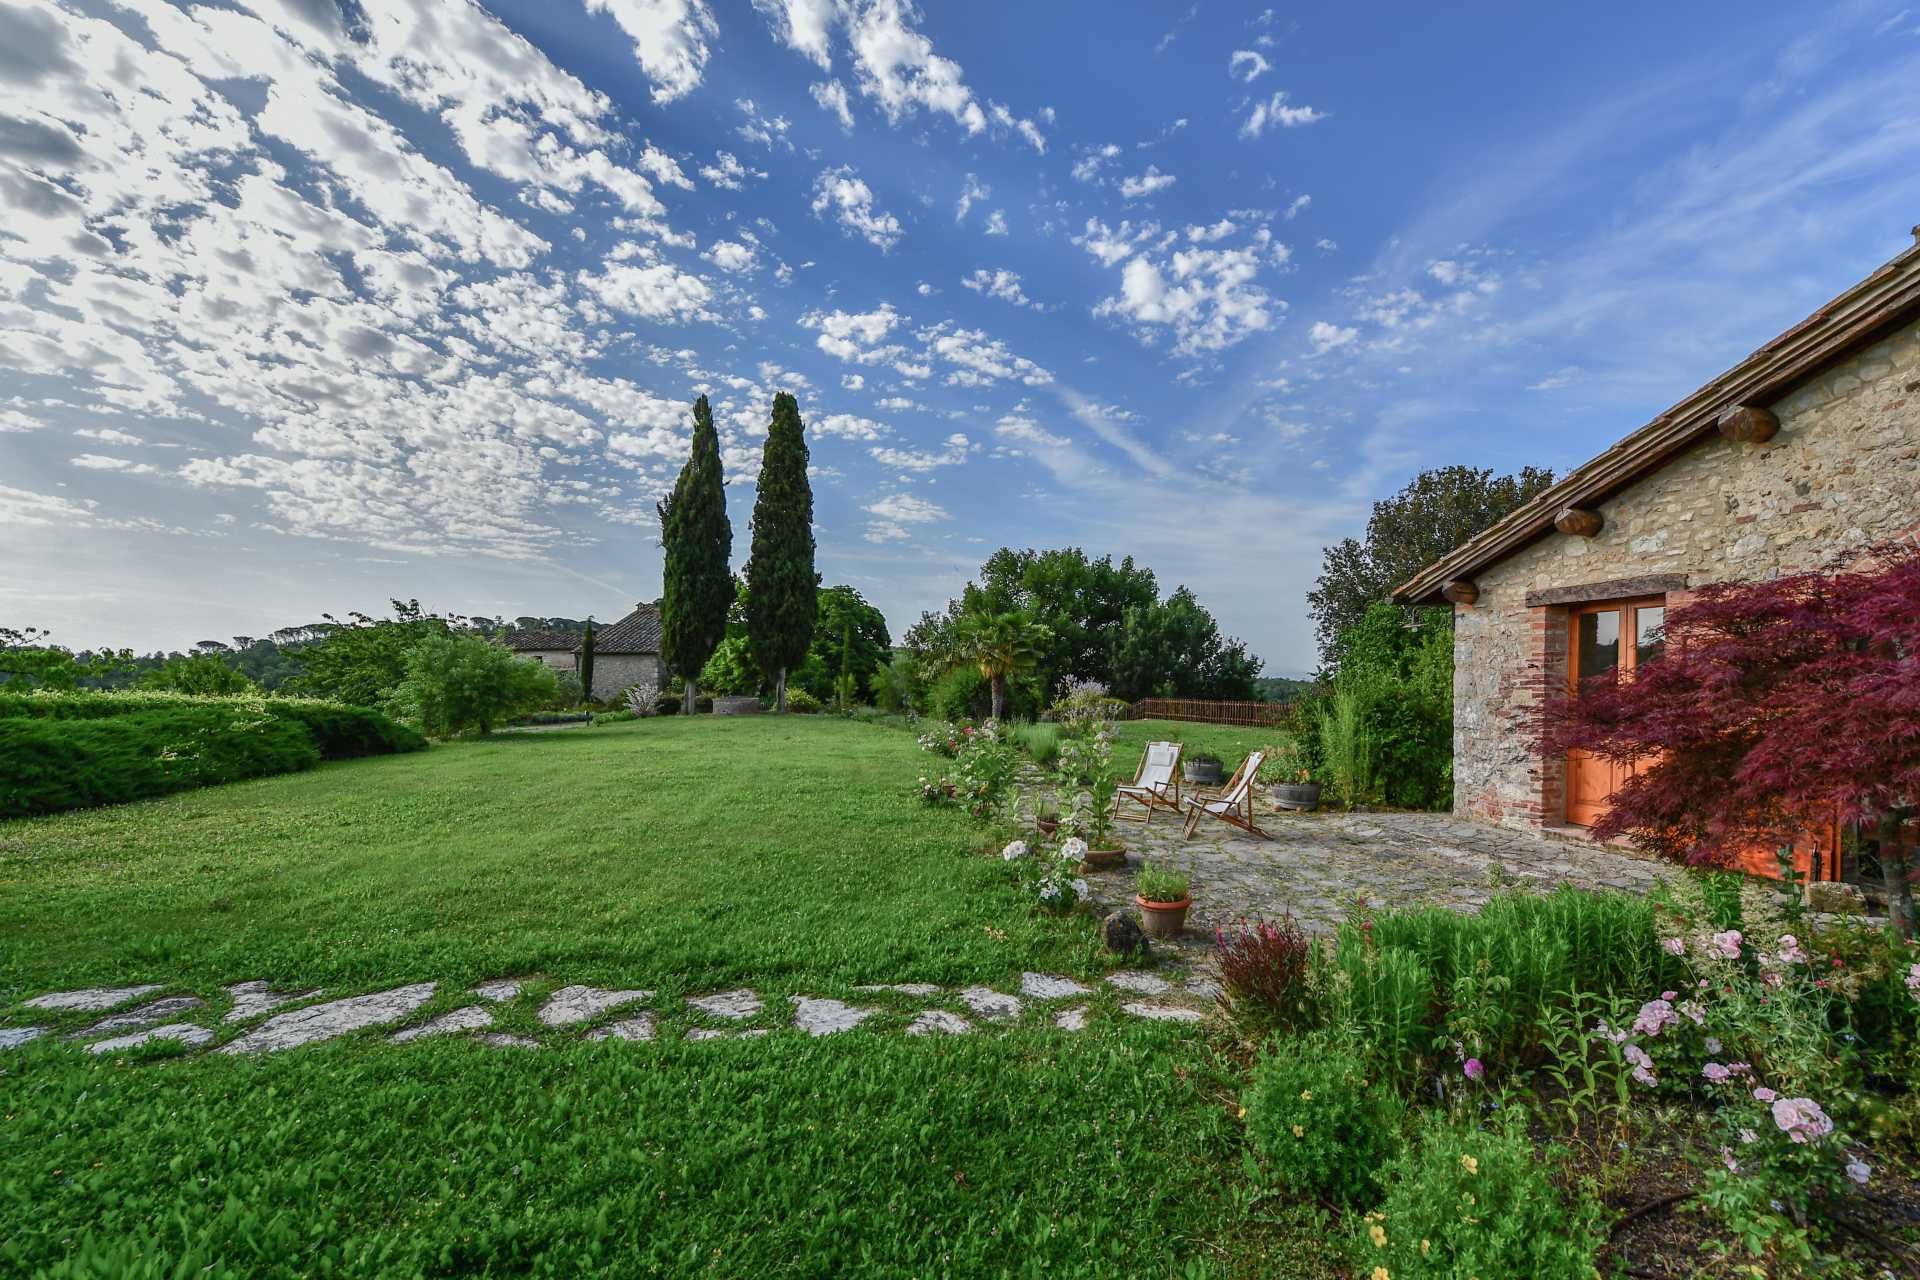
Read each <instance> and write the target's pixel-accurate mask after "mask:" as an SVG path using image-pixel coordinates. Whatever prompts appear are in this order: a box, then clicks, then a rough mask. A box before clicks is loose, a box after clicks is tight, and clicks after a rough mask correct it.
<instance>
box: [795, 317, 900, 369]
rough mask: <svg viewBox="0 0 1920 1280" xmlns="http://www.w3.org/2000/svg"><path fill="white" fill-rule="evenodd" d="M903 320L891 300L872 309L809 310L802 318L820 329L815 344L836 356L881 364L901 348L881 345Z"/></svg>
mask: <svg viewBox="0 0 1920 1280" xmlns="http://www.w3.org/2000/svg"><path fill="white" fill-rule="evenodd" d="M900 320H901V316H900V313H899V312H897V311H895V310H894V309H893V304H892V303H890V302H889V303H883V304H881V305H880V306H879V307H876V308H875V309H874V310H872V311H809V312H808V313H807V314H806V315H804V316H802V317H800V327H801V328H803V329H816V330H818V331H819V334H820V336H819V337H818V338H815V339H814V345H815V346H817V347H819V348H820V350H822V351H824V352H826V353H827V354H828V355H830V356H833V357H835V358H836V359H840V360H848V361H853V362H855V363H859V364H879V363H880V362H882V361H884V360H888V359H891V358H892V357H893V356H894V355H896V354H898V353H899V351H900V348H898V347H882V346H881V345H880V344H881V343H883V342H885V341H886V338H887V335H888V334H890V333H892V332H893V329H894V326H896V325H898V324H899V323H900Z"/></svg>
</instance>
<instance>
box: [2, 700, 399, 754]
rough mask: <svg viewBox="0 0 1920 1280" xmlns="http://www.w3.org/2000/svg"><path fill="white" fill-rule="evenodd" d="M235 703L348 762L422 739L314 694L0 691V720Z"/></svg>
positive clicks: (219, 708) (220, 708)
mask: <svg viewBox="0 0 1920 1280" xmlns="http://www.w3.org/2000/svg"><path fill="white" fill-rule="evenodd" d="M236 707H244V708H247V709H248V710H250V711H253V712H258V713H260V714H264V715H268V716H271V717H273V718H274V719H276V720H291V721H294V722H295V723H298V724H299V725H301V726H302V727H304V728H305V729H306V730H307V732H308V733H309V734H311V735H312V736H313V745H314V746H315V747H317V748H318V749H319V751H320V758H321V759H323V760H353V759H358V758H359V757H362V756H380V755H391V754H393V753H394V752H399V751H421V750H425V748H426V745H427V740H426V739H425V738H423V737H421V736H420V735H419V734H418V733H416V732H414V731H413V730H412V729H409V728H408V727H407V726H405V725H403V724H401V723H399V722H398V721H397V720H394V719H392V718H391V717H389V716H385V715H382V714H381V713H380V712H378V711H374V710H370V709H369V708H367V707H354V706H348V705H347V704H345V703H341V702H326V701H322V700H320V699H318V698H279V697H272V698H240V699H236V698H231V697H224V696H203V695H198V694H186V693H169V692H164V691H151V690H132V689H128V690H119V691H115V692H111V693H108V692H102V691H98V690H86V691H82V692H78V693H0V720H4V719H9V718H12V717H15V716H25V717H28V718H32V719H45V720H99V719H108V718H111V717H115V716H125V715H145V714H150V713H152V712H156V711H179V710H189V711H192V710H212V711H216V712H223V713H224V712H231V711H233V710H234V709H235V708H236Z"/></svg>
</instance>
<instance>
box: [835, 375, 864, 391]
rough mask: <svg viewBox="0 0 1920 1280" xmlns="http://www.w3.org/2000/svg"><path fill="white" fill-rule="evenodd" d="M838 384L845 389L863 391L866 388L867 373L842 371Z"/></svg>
mask: <svg viewBox="0 0 1920 1280" xmlns="http://www.w3.org/2000/svg"><path fill="white" fill-rule="evenodd" d="M840 385H841V387H842V388H844V389H845V390H847V391H864V390H866V388H867V375H866V374H864V373H843V374H841V375H840Z"/></svg>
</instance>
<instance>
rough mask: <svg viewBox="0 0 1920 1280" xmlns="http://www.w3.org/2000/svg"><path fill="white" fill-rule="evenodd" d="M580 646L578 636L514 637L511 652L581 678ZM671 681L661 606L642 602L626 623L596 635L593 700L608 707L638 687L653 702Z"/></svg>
mask: <svg viewBox="0 0 1920 1280" xmlns="http://www.w3.org/2000/svg"><path fill="white" fill-rule="evenodd" d="M580 640H581V636H580V633H579V632H576V631H509V632H508V633H507V635H506V646H507V648H509V649H511V650H513V651H514V652H515V653H517V654H520V655H522V656H523V657H528V658H537V659H539V660H540V661H541V662H544V663H545V664H546V665H548V666H549V667H552V668H553V669H554V670H555V671H572V672H575V673H578V672H579V670H580ZM665 680H666V670H665V668H664V667H663V666H662V665H661V663H660V608H659V606H658V605H653V604H647V603H645V602H642V603H640V604H637V605H635V606H634V607H633V612H632V613H630V614H628V615H627V616H626V617H624V618H622V619H620V621H618V622H614V623H610V624H608V625H607V626H604V627H595V628H594V629H593V688H591V689H589V690H587V697H589V698H591V699H593V700H594V701H596V702H599V701H605V700H607V699H609V698H616V697H618V696H620V694H621V692H622V691H623V690H625V689H628V688H631V687H634V686H636V685H637V686H639V687H640V688H641V689H642V690H644V691H645V694H644V696H645V697H646V698H648V699H651V698H652V697H653V695H654V694H656V693H658V692H659V691H660V688H661V686H662V684H664V683H665Z"/></svg>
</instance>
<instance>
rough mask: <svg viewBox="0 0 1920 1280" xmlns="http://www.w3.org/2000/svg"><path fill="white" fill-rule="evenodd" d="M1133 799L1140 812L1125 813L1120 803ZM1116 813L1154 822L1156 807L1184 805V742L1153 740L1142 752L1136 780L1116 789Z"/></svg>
mask: <svg viewBox="0 0 1920 1280" xmlns="http://www.w3.org/2000/svg"><path fill="white" fill-rule="evenodd" d="M1123 800H1130V801H1132V802H1133V803H1134V804H1137V805H1139V806H1140V813H1139V814H1138V815H1135V814H1134V813H1133V812H1132V810H1128V811H1127V812H1126V813H1121V812H1120V810H1121V809H1122V808H1124V807H1125V806H1123V805H1122V804H1121V803H1120V802H1121V801H1123ZM1113 808H1114V814H1113V816H1114V817H1116V818H1126V819H1127V820H1128V821H1133V820H1134V818H1135V817H1136V816H1137V817H1138V818H1139V820H1140V821H1141V822H1145V823H1149V824H1151V823H1152V822H1153V811H1154V810H1155V809H1173V810H1176V811H1177V810H1178V809H1179V808H1180V744H1179V743H1177V742H1149V743H1148V744H1147V749H1146V750H1145V751H1144V752H1142V753H1141V756H1140V768H1139V769H1138V770H1137V771H1136V772H1135V774H1134V778H1133V781H1132V782H1131V783H1129V784H1127V785H1125V786H1123V787H1120V788H1118V789H1116V790H1115V791H1114V793H1113Z"/></svg>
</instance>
